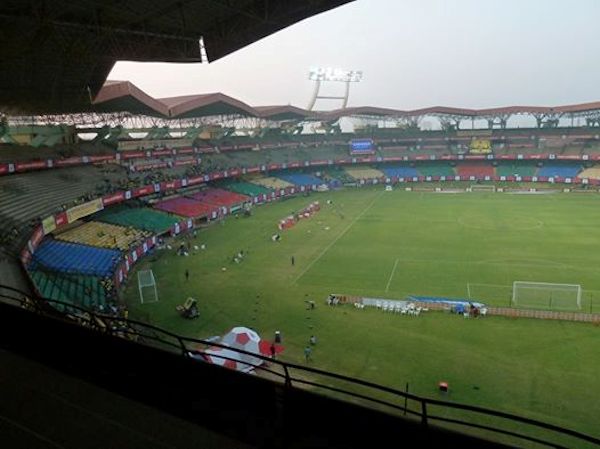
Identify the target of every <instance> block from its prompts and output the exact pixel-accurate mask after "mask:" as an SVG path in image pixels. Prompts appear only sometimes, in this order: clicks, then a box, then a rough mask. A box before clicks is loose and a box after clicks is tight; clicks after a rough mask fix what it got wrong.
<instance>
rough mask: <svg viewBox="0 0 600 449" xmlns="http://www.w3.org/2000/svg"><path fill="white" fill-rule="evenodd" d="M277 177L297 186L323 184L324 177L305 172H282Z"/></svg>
mask: <svg viewBox="0 0 600 449" xmlns="http://www.w3.org/2000/svg"><path fill="white" fill-rule="evenodd" d="M277 177H278V178H279V179H283V180H284V181H286V182H289V183H290V184H294V185H296V186H312V185H320V184H323V180H322V179H319V178H317V177H316V176H313V175H307V174H304V173H281V174H278V175H277Z"/></svg>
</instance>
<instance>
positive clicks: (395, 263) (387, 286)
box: [385, 259, 400, 293]
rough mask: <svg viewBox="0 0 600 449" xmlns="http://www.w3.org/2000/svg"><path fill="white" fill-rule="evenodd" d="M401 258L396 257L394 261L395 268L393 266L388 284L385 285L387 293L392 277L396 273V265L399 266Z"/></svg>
mask: <svg viewBox="0 0 600 449" xmlns="http://www.w3.org/2000/svg"><path fill="white" fill-rule="evenodd" d="M399 260H400V259H396V262H394V268H392V272H391V273H390V278H389V279H388V281H387V285H386V286H385V292H386V293H387V292H388V291H389V289H390V284H391V283H392V278H393V277H394V273H395V272H396V267H397V266H398V261H399Z"/></svg>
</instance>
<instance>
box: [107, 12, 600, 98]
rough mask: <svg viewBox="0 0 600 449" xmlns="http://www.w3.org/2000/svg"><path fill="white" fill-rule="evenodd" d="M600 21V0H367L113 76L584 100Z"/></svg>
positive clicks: (357, 92)
mask: <svg viewBox="0 0 600 449" xmlns="http://www.w3.org/2000/svg"><path fill="white" fill-rule="evenodd" d="M280 1H281V0H280ZM598 19H600V0H569V1H566V0H565V1H558V0H358V1H356V2H355V3H352V4H349V5H346V6H342V7H340V8H338V9H335V10H333V11H330V12H327V13H324V14H321V15H319V16H316V17H312V18H309V19H307V20H305V21H303V22H301V23H299V24H296V25H294V26H292V27H290V28H287V29H285V30H283V31H280V32H279V33H276V34H275V35H272V36H269V37H267V38H265V39H263V40H261V41H259V42H256V43H254V44H252V45H250V46H248V47H246V48H244V49H242V50H239V51H238V52H236V53H234V54H232V55H229V56H227V57H225V58H224V59H222V60H219V61H216V62H215V63H212V64H209V65H204V64H142V63H131V62H120V63H118V64H117V65H116V67H115V68H114V70H113V71H112V73H111V75H110V77H109V79H126V80H130V81H132V82H134V83H135V84H137V85H138V86H139V87H141V88H142V89H143V90H145V91H146V92H148V93H149V94H151V95H153V96H156V97H163V96H174V95H186V94H192V93H208V92H217V91H220V92H223V93H226V94H228V95H231V96H234V97H236V98H239V99H241V100H242V101H245V102H247V103H249V104H251V105H254V106H260V105H271V104H288V103H291V104H293V105H296V106H300V107H306V105H307V102H308V100H309V97H310V94H311V92H312V84H311V82H310V81H308V79H307V74H308V70H309V68H310V67H311V66H315V65H321V66H333V67H341V68H346V69H355V70H362V71H363V72H364V79H363V81H362V82H361V83H359V84H357V85H354V86H353V91H352V93H351V97H350V105H354V106H358V105H371V106H383V107H393V108H399V109H413V108H420V107H427V106H433V105H446V106H463V107H474V108H478V107H494V106H504V105H515V104H525V105H557V104H569V103H580V102H586V101H595V100H600V83H599V82H598V79H599V74H600V39H599V38H598V35H597V29H598ZM331 88H332V90H333V92H334V93H335V92H337V90H335V89H333V88H334V86H333V85H332V86H331ZM330 92H331V91H330ZM334 106H336V105H335V104H333V103H329V104H328V103H323V102H322V103H318V104H317V107H318V109H331V108H333V107H334Z"/></svg>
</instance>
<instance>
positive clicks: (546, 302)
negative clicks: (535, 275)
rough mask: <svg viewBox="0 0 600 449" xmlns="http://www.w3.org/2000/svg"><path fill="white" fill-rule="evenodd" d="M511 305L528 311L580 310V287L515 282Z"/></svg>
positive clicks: (576, 285) (574, 285)
mask: <svg viewBox="0 0 600 449" xmlns="http://www.w3.org/2000/svg"><path fill="white" fill-rule="evenodd" d="M512 305H513V307H521V308H528V309H547V310H565V311H573V310H581V285H579V284H553V283H549V282H525V281H515V282H513V295H512Z"/></svg>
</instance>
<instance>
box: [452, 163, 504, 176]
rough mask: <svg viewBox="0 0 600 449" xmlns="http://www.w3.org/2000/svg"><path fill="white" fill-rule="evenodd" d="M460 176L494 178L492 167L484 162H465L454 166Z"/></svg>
mask: <svg viewBox="0 0 600 449" xmlns="http://www.w3.org/2000/svg"><path fill="white" fill-rule="evenodd" d="M456 171H457V173H458V174H459V175H460V176H477V177H483V176H495V172H494V167H493V166H492V165H490V164H487V163H485V162H466V163H463V164H460V165H457V166H456Z"/></svg>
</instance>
